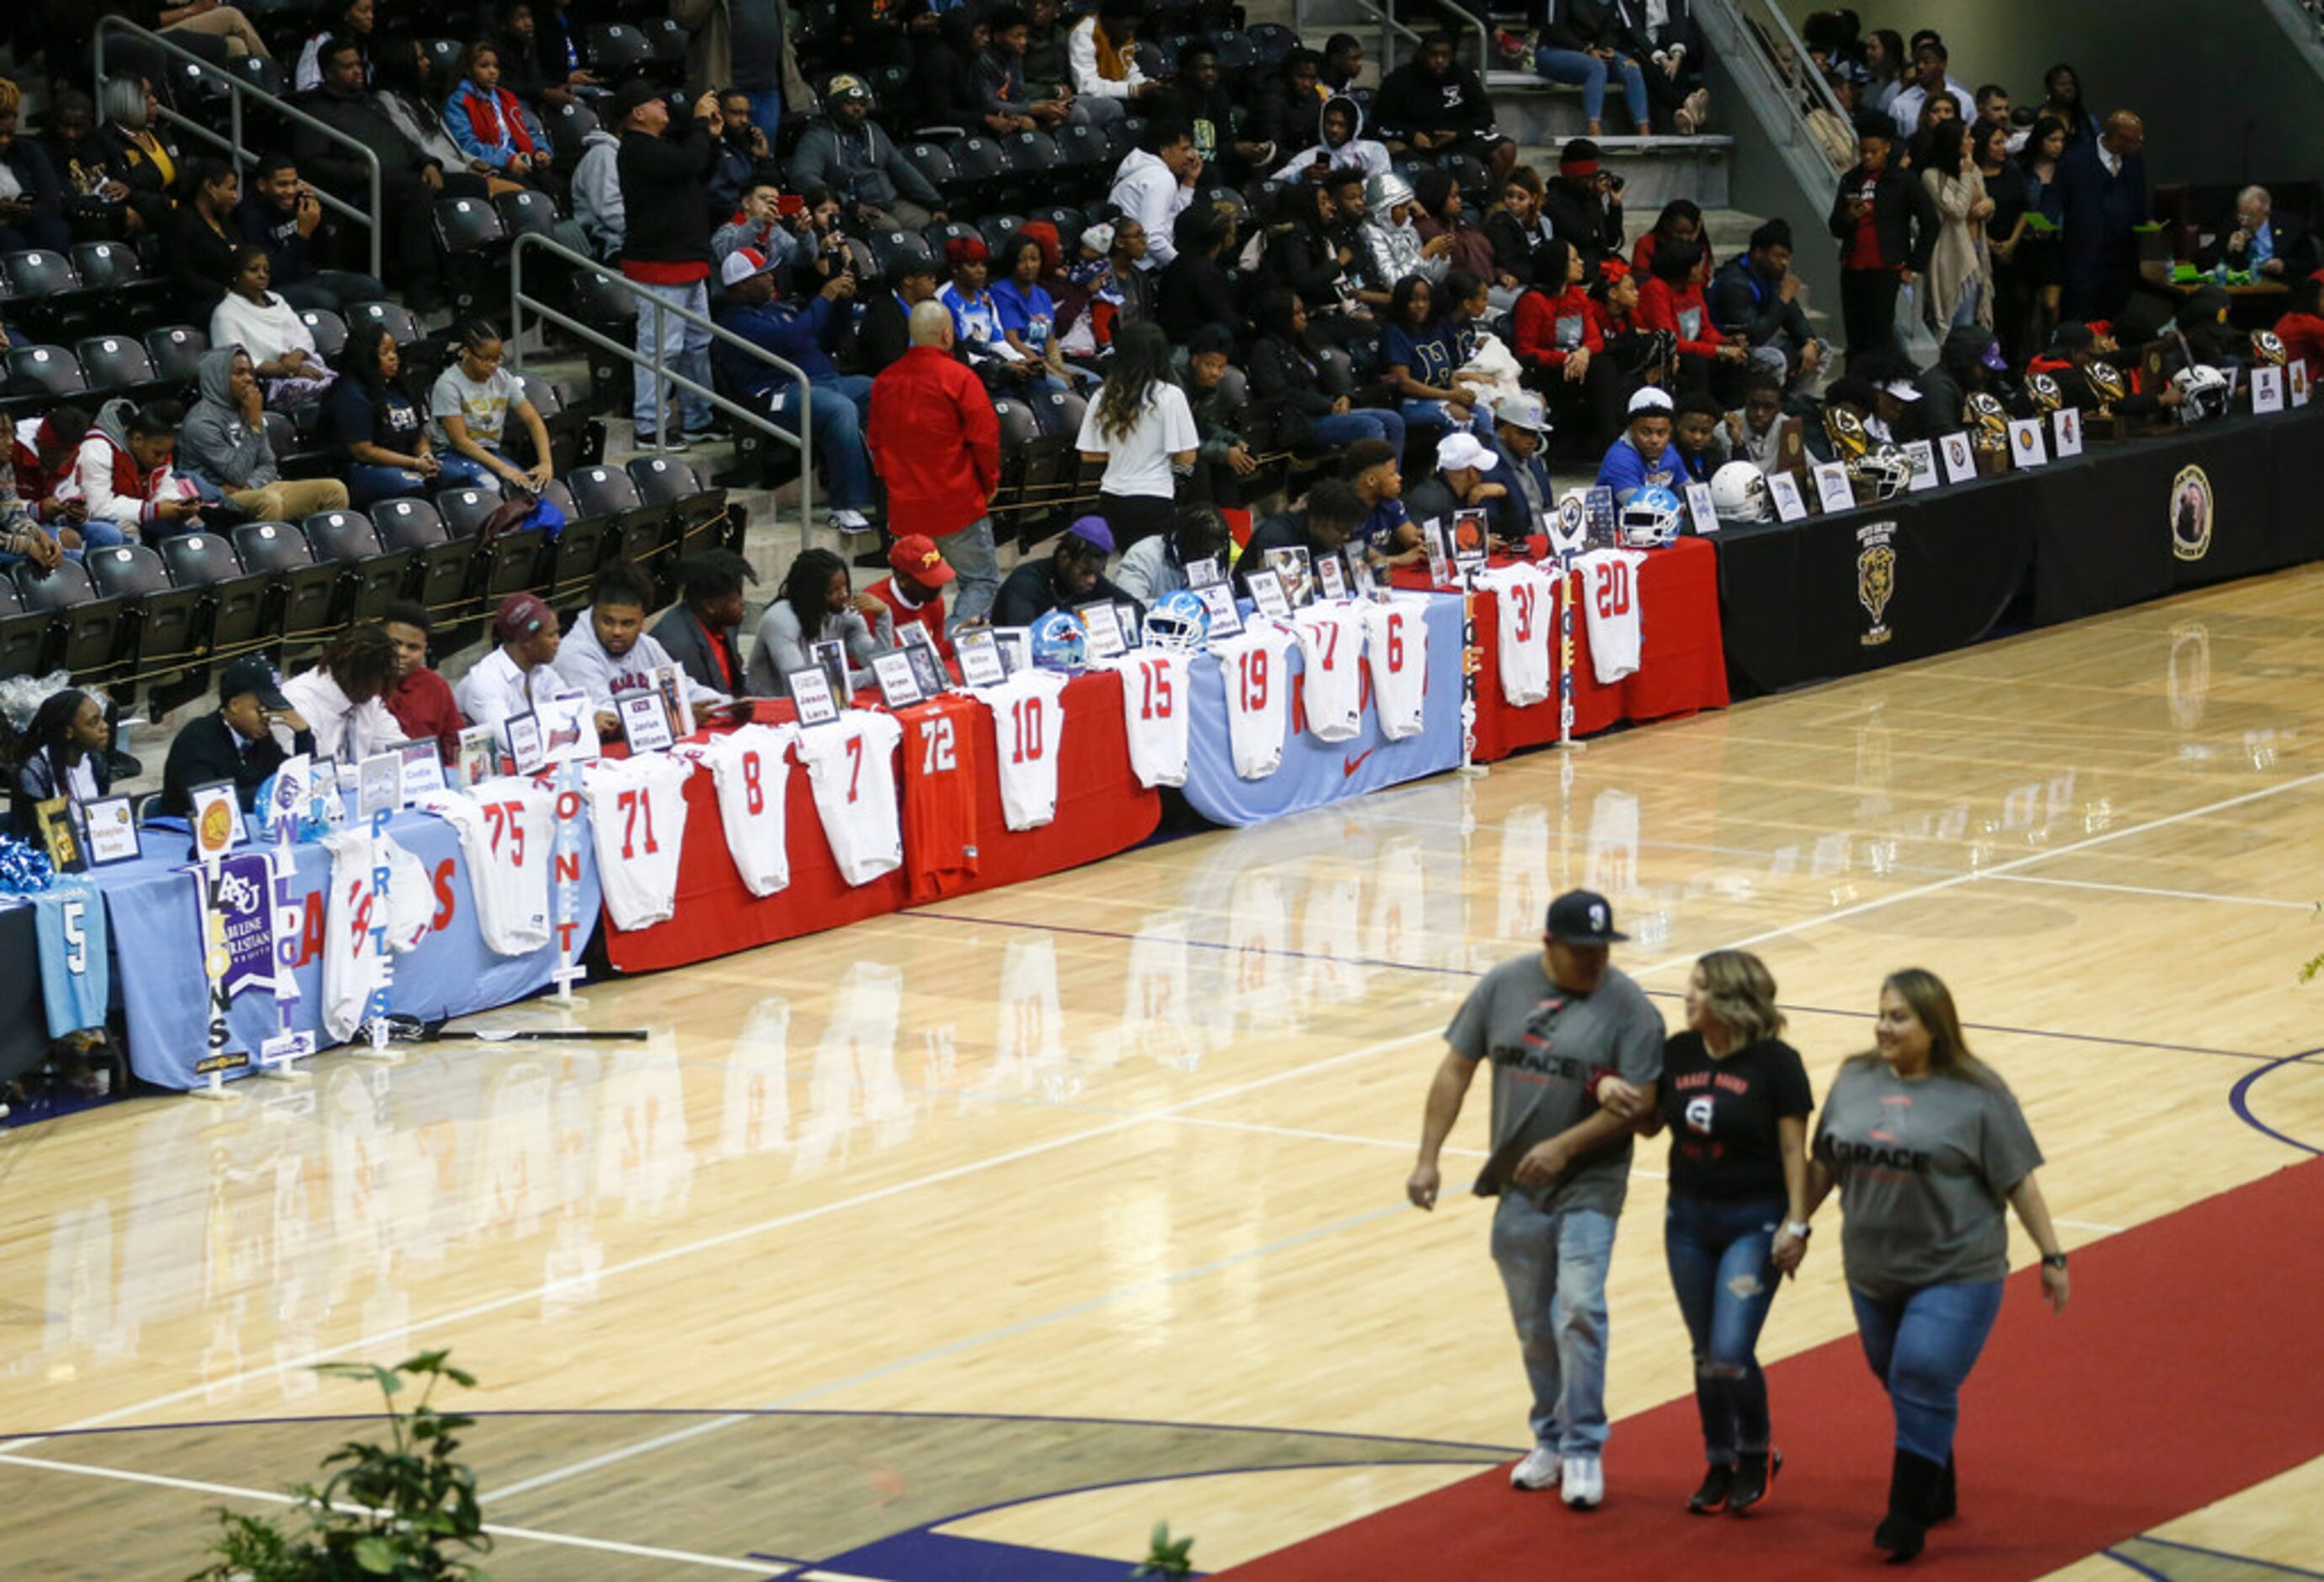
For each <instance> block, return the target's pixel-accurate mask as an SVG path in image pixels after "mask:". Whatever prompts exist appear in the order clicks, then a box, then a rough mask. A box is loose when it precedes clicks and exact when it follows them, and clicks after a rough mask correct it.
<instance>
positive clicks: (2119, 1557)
mask: <svg viewBox="0 0 2324 1582" xmlns="http://www.w3.org/2000/svg"><path fill="white" fill-rule="evenodd" d="M2148 1541H2149V1542H2152V1541H2153V1540H2148ZM2098 1553H2100V1554H2102V1555H2104V1556H2106V1558H2107V1559H2110V1560H2112V1561H2113V1562H2114V1563H2115V1564H2116V1565H2117V1566H2127V1567H2129V1568H2131V1569H2132V1570H2134V1571H2135V1572H2137V1573H2138V1574H2139V1575H2140V1576H2142V1577H2153V1578H2154V1582H2172V1579H2171V1578H2170V1577H2166V1576H2164V1575H2163V1573H2162V1572H2160V1571H2158V1570H2156V1569H2155V1568H2153V1567H2152V1566H2148V1565H2143V1564H2141V1563H2140V1562H2139V1561H2137V1560H2134V1559H2131V1558H2130V1557H2129V1556H2128V1555H2125V1554H2117V1553H2116V1552H2115V1551H2114V1550H2110V1549H2107V1550H2099V1551H2098ZM748 1558H749V1559H754V1560H755V1559H758V1558H759V1557H758V1556H757V1555H752V1556H749V1557H748Z"/></svg>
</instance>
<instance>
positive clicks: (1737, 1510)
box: [1727, 1449, 1784, 1516]
mask: <svg viewBox="0 0 2324 1582" xmlns="http://www.w3.org/2000/svg"><path fill="white" fill-rule="evenodd" d="M1783 1469H1784V1453H1783V1452H1782V1451H1781V1450H1773V1449H1769V1450H1746V1451H1744V1452H1743V1453H1742V1454H1741V1455H1740V1456H1738V1457H1736V1458H1735V1480H1734V1482H1733V1483H1732V1484H1731V1485H1729V1488H1728V1491H1727V1513H1728V1514H1729V1515H1730V1516H1740V1515H1741V1514H1743V1513H1744V1512H1746V1511H1748V1510H1749V1509H1750V1508H1751V1507H1752V1506H1754V1505H1756V1504H1757V1503H1759V1502H1760V1501H1762V1500H1764V1499H1766V1497H1767V1489H1768V1486H1769V1485H1772V1484H1773V1483H1774V1482H1775V1474H1777V1473H1778V1472H1781V1471H1782V1470H1783Z"/></svg>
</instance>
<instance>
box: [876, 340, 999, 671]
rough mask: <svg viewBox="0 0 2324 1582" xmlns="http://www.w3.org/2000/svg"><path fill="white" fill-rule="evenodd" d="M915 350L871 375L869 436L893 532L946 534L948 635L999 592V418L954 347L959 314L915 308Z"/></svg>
mask: <svg viewBox="0 0 2324 1582" xmlns="http://www.w3.org/2000/svg"><path fill="white" fill-rule="evenodd" d="M911 333H912V349H911V350H909V351H908V352H906V353H905V354H904V355H903V356H900V357H899V358H897V359H896V360H895V361H894V362H893V363H891V364H890V365H888V367H887V369H886V371H885V372H883V373H882V374H881V375H880V376H879V377H878V378H877V379H875V380H873V381H872V382H871V422H870V423H869V424H867V425H866V426H865V429H864V433H863V438H864V440H865V442H866V443H867V444H868V445H870V447H871V465H872V467H874V468H876V469H877V470H878V472H879V474H880V476H881V478H883V479H885V480H886V482H887V485H888V531H889V532H892V533H894V534H896V536H897V537H899V538H904V537H908V536H909V535H910V534H913V533H926V534H927V536H928V537H930V538H932V539H940V540H942V541H943V543H942V549H943V551H944V558H945V562H946V563H947V564H948V565H950V566H951V567H952V569H953V570H954V571H955V572H956V573H958V574H959V580H960V587H959V589H958V591H957V593H955V595H954V598H953V606H952V618H951V620H949V621H948V622H946V623H945V633H946V634H947V635H949V634H952V633H954V632H956V631H958V630H959V629H960V627H961V626H962V625H963V624H964V623H966V622H970V621H981V620H984V619H986V618H987V617H988V616H989V615H990V614H991V609H992V600H993V596H994V595H995V594H997V593H999V592H1000V591H1001V560H1000V556H999V554H998V552H997V551H996V550H994V548H993V544H992V517H991V513H990V507H991V502H992V495H993V491H994V490H995V489H997V488H999V487H1000V486H1001V421H1000V420H999V419H998V418H996V417H994V416H993V414H992V398H991V396H989V395H987V394H986V393H985V391H984V384H983V382H982V380H980V379H979V378H977V376H976V375H974V374H973V373H971V372H969V369H968V366H967V365H966V364H964V363H963V362H961V361H960V360H959V359H958V358H957V357H955V356H953V354H952V312H951V310H949V309H947V308H945V305H944V304H943V303H942V302H936V301H927V302H922V303H920V304H919V305H918V306H917V307H915V308H914V309H913V310H912V316H911Z"/></svg>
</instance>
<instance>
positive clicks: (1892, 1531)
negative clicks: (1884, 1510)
mask: <svg viewBox="0 0 2324 1582" xmlns="http://www.w3.org/2000/svg"><path fill="white" fill-rule="evenodd" d="M1944 1476H1945V1469H1944V1468H1943V1467H1942V1466H1939V1465H1938V1464H1937V1463H1936V1462H1933V1461H1931V1460H1929V1459H1928V1458H1927V1457H1921V1456H1915V1455H1914V1454H1913V1453H1912V1452H1911V1451H1910V1450H1899V1451H1897V1452H1896V1459H1895V1462H1894V1463H1893V1464H1892V1465H1891V1466H1890V1468H1889V1472H1888V1514H1887V1517H1886V1519H1885V1520H1884V1521H1882V1522H1881V1523H1880V1526H1879V1528H1878V1530H1877V1531H1875V1532H1874V1533H1873V1535H1872V1543H1873V1547H1874V1548H1876V1549H1885V1550H1887V1551H1888V1563H1889V1564H1890V1565H1892V1566H1900V1565H1903V1564H1904V1562H1905V1561H1906V1560H1909V1559H1912V1558H1913V1557H1914V1556H1915V1555H1917V1554H1919V1553H1920V1552H1921V1548H1922V1545H1923V1543H1924V1542H1925V1541H1926V1540H1927V1538H1928V1531H1929V1511H1930V1508H1931V1506H1932V1504H1933V1503H1934V1502H1935V1499H1936V1494H1937V1487H1938V1485H1939V1484H1941V1482H1942V1481H1943V1480H1944Z"/></svg>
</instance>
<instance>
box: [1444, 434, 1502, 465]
mask: <svg viewBox="0 0 2324 1582" xmlns="http://www.w3.org/2000/svg"><path fill="white" fill-rule="evenodd" d="M1493 461H1494V457H1493V453H1492V452H1491V451H1489V450H1488V449H1485V447H1484V444H1483V442H1482V441H1481V440H1480V439H1478V438H1477V436H1475V435H1474V434H1471V433H1470V432H1469V431H1468V430H1465V429H1463V430H1456V431H1455V432H1453V433H1450V434H1447V435H1445V436H1444V438H1443V439H1439V440H1438V441H1437V442H1436V470H1437V471H1438V472H1459V471H1460V470H1461V469H1462V467H1475V468H1476V469H1477V470H1478V471H1480V472H1483V471H1485V470H1486V469H1487V468H1489V467H1491V466H1492V465H1493Z"/></svg>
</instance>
